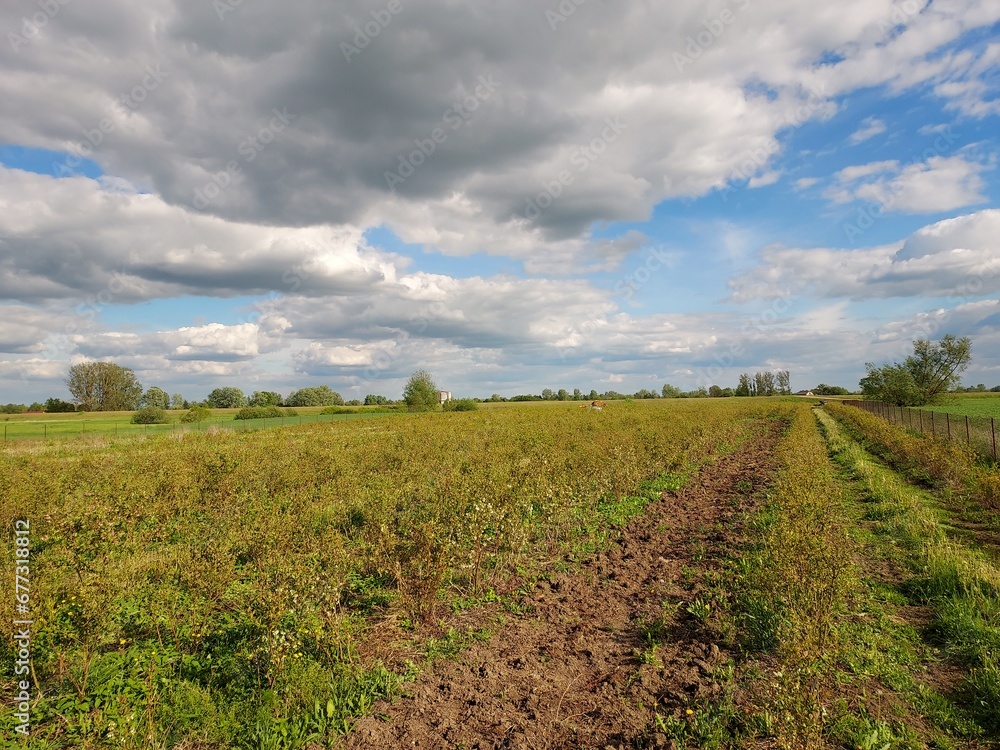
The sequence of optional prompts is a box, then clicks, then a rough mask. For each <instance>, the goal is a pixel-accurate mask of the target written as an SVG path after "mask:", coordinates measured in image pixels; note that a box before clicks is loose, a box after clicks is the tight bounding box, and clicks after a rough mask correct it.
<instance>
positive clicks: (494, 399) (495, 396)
mask: <svg viewBox="0 0 1000 750" xmlns="http://www.w3.org/2000/svg"><path fill="white" fill-rule="evenodd" d="M503 400H504V399H503V396H501V395H500V394H499V393H494V394H493V395H492V396H490V401H492V402H494V403H496V402H498V401H503Z"/></svg>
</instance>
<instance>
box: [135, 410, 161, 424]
mask: <svg viewBox="0 0 1000 750" xmlns="http://www.w3.org/2000/svg"><path fill="white" fill-rule="evenodd" d="M166 423H167V412H165V411H164V410H163V409H161V408H159V407H158V406H144V407H143V408H141V409H139V411H137V412H136V413H135V414H133V415H132V424H166Z"/></svg>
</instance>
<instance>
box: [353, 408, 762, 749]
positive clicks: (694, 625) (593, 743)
mask: <svg viewBox="0 0 1000 750" xmlns="http://www.w3.org/2000/svg"><path fill="white" fill-rule="evenodd" d="M780 428H781V425H780V424H779V423H772V424H771V425H770V430H769V434H768V435H766V436H756V437H754V438H752V439H751V440H750V441H748V442H747V443H746V444H745V445H744V446H743V447H742V448H741V449H739V450H738V451H736V452H734V453H732V454H729V455H727V456H723V457H720V458H718V459H717V460H715V461H714V462H713V463H711V464H709V465H707V466H705V467H703V468H702V470H701V472H700V473H699V475H698V476H697V477H696V478H695V479H694V480H693V481H692V482H691V483H690V484H689V485H688V486H687V487H685V488H684V489H682V490H681V491H680V492H678V493H665V494H664V497H663V498H662V499H661V500H660V501H658V502H656V503H653V504H651V505H649V506H648V507H647V509H646V512H645V513H644V515H642V516H640V517H639V518H636V519H634V520H633V521H632V522H631V523H630V524H629V526H628V527H627V528H625V529H624V530H623V532H622V535H621V538H620V540H619V543H618V544H615V545H614V546H613V547H612V548H611V549H609V550H607V551H604V552H600V553H598V554H596V555H595V556H593V558H591V559H590V560H589V561H588V562H587V563H586V564H584V565H583V566H582V570H581V571H580V572H579V573H576V574H574V575H565V576H554V577H552V578H549V579H547V580H545V581H542V582H540V583H539V584H538V585H537V586H536V588H535V590H534V592H533V594H532V595H531V596H530V597H529V600H528V603H530V604H531V605H532V606H533V608H534V611H533V613H532V614H531V615H525V616H521V617H516V618H513V617H510V618H508V619H507V621H506V623H505V624H504V625H503V626H502V627H501V628H499V629H498V630H496V631H495V632H494V635H493V637H492V638H491V639H490V640H489V641H488V642H485V643H480V644H476V645H474V646H473V647H471V648H470V649H468V650H466V651H463V652H462V654H461V655H460V656H459V660H458V661H441V662H438V663H436V664H435V665H434V666H433V667H431V668H430V669H428V670H427V671H426V672H424V673H422V674H421V675H420V677H419V678H418V679H417V681H416V682H415V683H414V684H413V685H412V686H408V689H407V693H406V695H405V696H404V697H403V698H401V699H399V700H397V701H396V703H395V705H390V704H382V705H377V706H376V707H375V712H374V713H375V716H369V717H366V718H364V719H362V720H361V721H359V722H358V724H357V726H356V727H355V729H354V731H353V732H352V734H351V735H350V736H349V737H348V738H346V741H345V743H344V745H343V747H345V748H458V747H462V748H469V749H470V750H471V749H472V748H483V749H485V748H511V749H518V750H520V749H521V748H524V749H525V750H541V749H542V748H553V749H554V748H598V750H603V749H604V748H606V747H608V746H610V747H612V748H618V747H619V746H621V747H628V748H635V747H666V746H667V744H668V743H667V739H666V737H665V736H663V735H656V734H655V733H653V729H652V726H653V721H652V720H653V710H656V711H658V712H659V713H660V714H661V715H665V714H668V713H674V714H675V715H677V716H678V717H680V716H682V714H683V712H684V708H685V706H686V705H687V704H688V702H690V700H691V699H692V698H710V697H711V696H712V695H713V694H714V693H716V692H717V691H719V690H720V688H719V686H718V684H717V683H716V682H715V681H714V680H713V671H714V667H715V665H716V664H718V662H720V661H721V660H723V659H724V658H725V654H724V652H720V649H719V647H718V645H716V644H714V643H713V642H712V638H711V634H710V633H709V632H708V630H707V629H706V628H704V627H702V625H701V622H700V621H699V620H698V619H696V618H695V617H694V616H692V615H691V614H689V613H688V612H687V606H688V603H690V602H693V601H695V599H697V598H698V597H699V596H700V595H701V594H702V593H703V587H704V583H703V577H704V574H705V571H706V570H711V569H713V568H714V567H716V566H717V562H716V561H717V560H718V559H719V558H720V556H722V555H724V554H725V551H726V549H727V548H730V545H732V544H733V543H735V541H736V539H737V537H738V534H739V529H737V528H735V525H736V518H737V513H738V511H739V510H743V509H746V507H747V504H748V503H750V502H753V501H752V500H751V499H750V497H751V495H752V494H755V493H756V492H757V490H759V489H761V488H762V487H763V486H765V485H766V484H768V483H769V481H770V479H771V476H772V474H773V471H774V463H773V459H772V457H771V454H772V448H773V445H774V443H775V442H776V440H777V439H778V435H779V434H780ZM666 600H669V601H671V602H680V606H678V607H676V610H675V611H676V614H675V615H674V616H673V618H672V619H669V620H668V622H669V623H670V624H669V627H668V628H667V629H666V632H665V633H661V634H660V638H659V643H660V645H659V647H658V648H657V651H656V654H655V656H656V657H657V661H656V662H654V663H652V664H644V663H642V661H641V660H640V659H639V658H638V657H637V655H638V654H639V653H641V652H643V651H645V650H647V649H648V646H649V644H648V643H647V642H646V641H645V640H644V639H643V636H642V632H641V625H642V624H643V623H649V622H652V621H653V620H655V619H656V618H657V617H660V616H661V615H662V613H663V609H662V608H661V602H663V601H666ZM379 714H382V715H385V716H387V717H388V718H387V719H379V718H376V716H377V715H379Z"/></svg>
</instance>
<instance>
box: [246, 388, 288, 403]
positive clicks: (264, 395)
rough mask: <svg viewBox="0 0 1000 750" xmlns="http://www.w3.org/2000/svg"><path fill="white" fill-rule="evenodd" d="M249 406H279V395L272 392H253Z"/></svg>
mask: <svg viewBox="0 0 1000 750" xmlns="http://www.w3.org/2000/svg"><path fill="white" fill-rule="evenodd" d="M249 405H250V406H281V394H280V393H276V392H274V391H254V392H253V395H252V396H250V401H249Z"/></svg>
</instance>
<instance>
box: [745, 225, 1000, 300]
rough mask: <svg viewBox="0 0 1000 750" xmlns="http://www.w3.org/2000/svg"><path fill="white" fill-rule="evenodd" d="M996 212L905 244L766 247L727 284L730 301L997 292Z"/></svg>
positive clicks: (999, 230)
mask: <svg viewBox="0 0 1000 750" xmlns="http://www.w3.org/2000/svg"><path fill="white" fill-rule="evenodd" d="M998 238H1000V210H998V209H990V210H986V211H980V212H978V213H973V214H968V215H966V216H961V217H958V218H955V219H949V220H946V221H941V222H938V223H936V224H932V225H929V226H927V227H924V228H923V229H921V230H919V231H918V232H916V233H914V234H913V235H911V236H910V237H909V238H907V239H906V241H905V242H900V243H895V244H891V245H885V246H881V247H873V248H865V249H861V250H843V249H830V248H809V249H801V248H783V247H769V248H766V249H765V250H764V251H763V252H762V253H761V261H762V263H761V265H759V266H757V267H756V268H754V269H751V270H750V271H748V272H746V273H743V274H740V275H738V276H736V277H734V278H733V279H731V280H730V288H731V289H732V293H733V295H732V296H733V299H734V300H737V301H744V302H746V301H750V300H753V299H762V298H763V299H767V298H772V297H775V296H777V295H778V294H781V293H788V292H789V291H791V292H796V293H798V292H804V291H805V290H808V291H809V293H811V294H813V295H816V296H819V297H821V298H836V297H843V298H847V299H855V300H858V299H885V298H891V297H942V298H945V297H951V298H957V299H960V300H964V299H967V298H970V297H978V296H982V295H986V294H992V293H995V292H997V291H1000V239H998Z"/></svg>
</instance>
